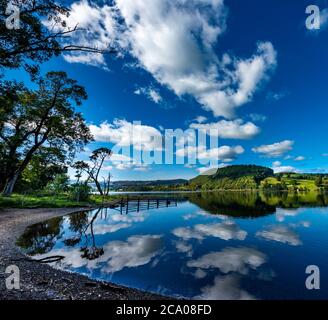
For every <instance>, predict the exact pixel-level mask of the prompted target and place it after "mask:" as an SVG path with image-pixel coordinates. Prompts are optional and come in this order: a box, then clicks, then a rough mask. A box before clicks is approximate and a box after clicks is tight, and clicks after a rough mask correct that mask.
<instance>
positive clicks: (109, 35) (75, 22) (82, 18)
mask: <svg viewBox="0 0 328 320" xmlns="http://www.w3.org/2000/svg"><path fill="white" fill-rule="evenodd" d="M61 18H62V19H63V20H64V21H65V22H66V26H67V27H66V28H65V30H73V29H74V28H75V27H78V29H79V30H81V31H77V32H73V33H71V34H67V36H70V40H69V41H68V40H67V38H66V39H64V38H63V40H64V44H72V43H73V44H75V45H82V46H85V47H92V48H97V49H99V50H106V49H108V47H109V46H110V45H112V43H113V41H114V39H113V37H115V35H116V34H118V32H119V29H120V28H119V25H118V24H117V23H116V22H115V19H116V18H117V13H116V12H115V11H114V10H113V9H112V7H111V6H109V5H107V4H104V5H103V6H99V5H97V4H95V3H90V2H89V1H87V0H81V1H77V2H73V3H72V5H71V6H70V15H69V17H68V18H67V17H65V16H63V15H61ZM44 24H45V25H46V26H47V27H48V28H49V29H53V30H54V31H59V30H63V27H62V26H61V25H60V24H57V25H52V24H50V23H49V22H48V21H46V20H45V21H44ZM63 56H64V59H65V60H66V61H67V62H70V63H84V64H89V65H94V66H101V67H104V68H105V69H107V65H106V62H105V58H104V55H102V54H95V53H92V52H82V51H75V52H71V53H66V54H64V55H63Z"/></svg>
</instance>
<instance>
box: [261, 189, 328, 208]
mask: <svg viewBox="0 0 328 320" xmlns="http://www.w3.org/2000/svg"><path fill="white" fill-rule="evenodd" d="M260 197H261V200H262V201H264V202H265V203H267V204H269V205H271V206H275V207H280V208H296V209H297V208H300V207H327V206H328V194H323V193H316V192H305V193H290V192H282V193H260Z"/></svg>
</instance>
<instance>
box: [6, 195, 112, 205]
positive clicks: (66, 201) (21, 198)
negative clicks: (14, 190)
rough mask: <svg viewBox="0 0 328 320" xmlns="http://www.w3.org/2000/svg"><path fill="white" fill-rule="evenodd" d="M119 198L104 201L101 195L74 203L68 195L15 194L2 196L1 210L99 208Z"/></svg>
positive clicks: (107, 198) (109, 197)
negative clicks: (104, 203)
mask: <svg viewBox="0 0 328 320" xmlns="http://www.w3.org/2000/svg"><path fill="white" fill-rule="evenodd" d="M116 198H117V196H107V197H105V199H103V198H102V197H101V196H99V195H92V196H90V199H89V200H88V201H79V202H78V201H73V200H71V199H70V198H69V196H68V195H66V194H61V195H56V196H53V195H42V194H40V195H36V194H35V195H22V194H13V195H12V196H11V197H3V196H0V208H74V207H90V206H98V205H101V204H103V202H104V201H105V202H110V201H113V200H115V199H116Z"/></svg>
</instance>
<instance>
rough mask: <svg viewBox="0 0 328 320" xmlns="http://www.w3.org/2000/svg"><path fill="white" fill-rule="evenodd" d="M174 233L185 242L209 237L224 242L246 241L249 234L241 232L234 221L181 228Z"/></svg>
mask: <svg viewBox="0 0 328 320" xmlns="http://www.w3.org/2000/svg"><path fill="white" fill-rule="evenodd" d="M172 233H173V234H174V235H175V236H176V237H179V238H182V239H183V240H190V239H198V240H203V239H204V238H207V237H216V238H220V239H222V240H226V241H227V240H231V239H236V240H245V238H246V236H247V232H246V231H244V230H241V229H240V228H239V226H238V225H237V224H235V223H234V222H232V221H224V222H222V223H213V224H197V225H195V226H194V227H180V228H176V229H174V230H173V231H172Z"/></svg>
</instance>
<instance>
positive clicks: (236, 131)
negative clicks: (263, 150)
mask: <svg viewBox="0 0 328 320" xmlns="http://www.w3.org/2000/svg"><path fill="white" fill-rule="evenodd" d="M190 128H193V129H202V130H206V131H207V134H209V135H211V136H215V137H218V138H223V139H251V138H253V137H254V136H256V135H257V134H259V133H260V128H259V127H257V126H256V125H255V124H254V123H252V122H247V123H244V122H243V120H241V119H237V120H233V121H227V120H221V121H218V122H214V123H207V124H204V123H192V124H191V125H190Z"/></svg>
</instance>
